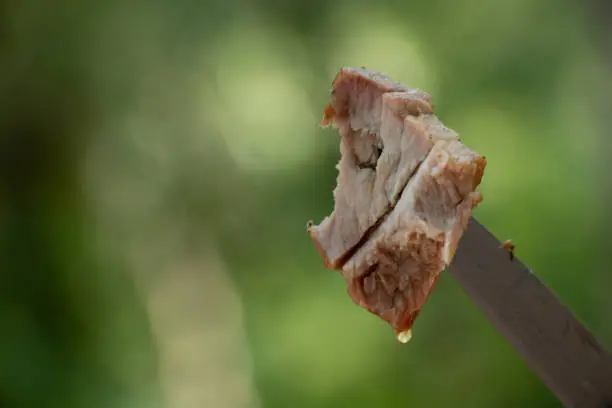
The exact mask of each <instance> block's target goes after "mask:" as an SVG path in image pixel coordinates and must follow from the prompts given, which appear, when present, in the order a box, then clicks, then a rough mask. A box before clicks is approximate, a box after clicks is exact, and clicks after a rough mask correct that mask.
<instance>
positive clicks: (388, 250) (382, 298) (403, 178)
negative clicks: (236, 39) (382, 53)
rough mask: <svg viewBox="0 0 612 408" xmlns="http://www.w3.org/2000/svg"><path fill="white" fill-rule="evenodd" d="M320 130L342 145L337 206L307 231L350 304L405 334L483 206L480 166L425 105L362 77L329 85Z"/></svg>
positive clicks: (344, 76) (378, 77)
mask: <svg viewBox="0 0 612 408" xmlns="http://www.w3.org/2000/svg"><path fill="white" fill-rule="evenodd" d="M321 123H322V125H329V124H333V125H334V127H336V128H337V129H338V132H339V134H340V136H341V142H340V152H341V159H340V162H339V163H338V166H337V168H338V171H339V174H338V179H337V186H336V189H335V190H334V200H335V206H334V210H333V212H332V214H331V215H330V216H329V217H327V218H325V219H324V220H323V221H322V222H321V224H319V225H318V226H313V225H312V223H309V226H308V231H309V233H310V235H311V237H312V239H313V241H314V243H315V245H316V247H317V249H318V250H319V252H320V253H321V256H322V258H323V261H324V262H325V264H326V265H327V267H328V268H330V269H338V270H341V272H342V275H343V276H344V278H345V280H346V282H347V284H348V290H349V294H350V296H351V297H352V299H353V300H354V301H355V302H356V303H357V304H359V305H360V306H362V307H364V308H365V309H367V310H369V311H370V312H372V313H374V314H376V315H378V316H380V317H381V318H382V319H384V320H385V321H387V322H389V323H390V324H391V326H393V328H394V329H395V331H396V333H398V334H400V333H406V332H407V331H409V330H410V327H411V326H412V323H413V321H414V319H415V318H416V316H417V315H418V313H419V311H420V309H421V307H422V306H423V304H424V303H425V301H426V299H427V297H428V295H429V293H430V292H431V290H432V289H433V286H434V285H435V283H436V281H437V279H438V276H439V274H440V272H441V271H442V270H443V269H444V267H445V266H446V265H448V264H449V263H450V262H451V260H452V258H453V255H454V252H455V249H456V248H457V245H458V243H459V240H460V239H461V236H462V234H463V231H464V229H465V227H466V225H467V222H468V219H469V218H470V216H471V213H472V209H473V208H474V207H475V206H476V205H478V203H479V202H480V201H481V196H480V193H477V192H475V190H476V188H477V186H478V185H479V184H480V181H481V179H482V176H483V172H484V168H485V166H486V161H485V159H484V157H481V156H479V155H478V154H476V153H474V152H473V151H472V150H470V149H469V148H467V147H466V146H464V145H463V144H462V143H461V141H460V139H459V136H458V135H457V133H455V132H454V131H453V130H451V129H449V128H447V127H446V126H444V124H443V123H442V122H441V121H440V120H439V119H438V118H437V117H436V116H435V115H434V114H433V108H432V104H431V100H430V98H429V96H428V95H427V94H426V93H424V92H422V91H417V90H411V89H409V88H407V87H406V86H404V85H402V84H399V83H396V82H394V81H393V80H391V79H390V78H389V77H387V76H385V75H384V74H380V73H377V72H375V71H372V70H367V69H364V68H343V69H342V70H341V71H340V73H339V74H338V75H337V76H336V78H335V80H334V82H333V85H332V91H331V103H330V105H329V106H328V107H327V108H326V109H325V113H324V118H323V120H322V122H321Z"/></svg>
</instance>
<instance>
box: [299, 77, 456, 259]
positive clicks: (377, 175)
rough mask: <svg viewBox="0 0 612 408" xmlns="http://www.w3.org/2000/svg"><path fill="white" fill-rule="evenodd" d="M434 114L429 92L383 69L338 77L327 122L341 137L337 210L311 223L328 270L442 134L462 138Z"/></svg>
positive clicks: (357, 240) (349, 251)
mask: <svg viewBox="0 0 612 408" xmlns="http://www.w3.org/2000/svg"><path fill="white" fill-rule="evenodd" d="M432 112H433V107H432V105H431V101H430V98H429V95H427V94H426V93H425V92H422V91H418V90H410V89H409V88H407V87H406V86H404V85H401V84H399V83H396V82H394V81H392V80H391V79H390V78H388V77H387V76H385V75H384V74H380V73H378V72H376V71H372V70H366V69H361V68H344V69H342V70H341V71H340V73H339V74H338V75H337V77H336V79H335V80H334V82H333V85H332V91H331V103H330V105H329V106H328V107H327V108H326V110H325V115H324V118H323V120H322V122H321V123H322V124H323V125H329V124H333V125H334V127H336V128H337V129H338V132H339V133H340V136H341V143H340V153H341V155H342V156H341V159H340V162H339V163H338V169H339V174H338V180H337V187H336V189H335V191H334V200H335V208H334V211H333V212H332V214H331V215H330V216H329V217H327V218H326V219H324V220H323V221H322V222H321V224H320V225H318V226H311V228H309V232H310V234H311V235H312V237H313V239H314V240H315V242H316V243H317V248H318V249H319V251H320V253H321V255H322V257H323V260H324V262H325V264H326V265H327V266H328V267H329V268H332V269H336V268H339V267H341V266H342V264H343V263H344V262H346V260H347V259H348V258H349V257H350V256H351V255H352V253H353V252H354V251H355V250H356V248H357V246H358V245H359V243H360V240H361V239H362V237H363V236H364V235H366V232H367V231H368V230H370V229H371V228H373V227H374V226H375V224H376V222H377V221H378V220H379V219H380V218H381V217H382V216H383V215H384V214H385V213H387V212H388V211H390V209H391V208H392V206H393V205H395V203H396V202H397V199H398V198H399V195H400V193H401V191H402V190H403V188H404V187H405V185H406V183H407V182H408V179H409V178H410V177H411V176H412V175H413V174H414V172H415V171H416V169H417V166H418V165H419V164H420V163H421V162H422V161H423V160H424V159H425V157H426V156H427V154H428V153H429V151H430V150H431V149H432V147H433V145H434V143H435V142H436V140H456V139H457V138H458V135H457V134H456V133H455V132H454V131H452V130H451V129H449V128H447V127H445V126H444V125H443V124H442V123H441V122H440V121H439V120H438V119H437V118H436V117H435V116H433V115H432V114H431V113H432Z"/></svg>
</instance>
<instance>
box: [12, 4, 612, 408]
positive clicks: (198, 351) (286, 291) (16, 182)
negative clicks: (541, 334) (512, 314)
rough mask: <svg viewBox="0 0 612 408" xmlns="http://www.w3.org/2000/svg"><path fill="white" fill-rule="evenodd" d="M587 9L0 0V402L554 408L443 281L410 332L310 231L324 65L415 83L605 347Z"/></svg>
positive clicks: (605, 266) (326, 175)
mask: <svg viewBox="0 0 612 408" xmlns="http://www.w3.org/2000/svg"><path fill="white" fill-rule="evenodd" d="M605 5H606V2H605V1H601V2H600V3H597V2H595V1H591V2H577V1H576V2H574V1H570V0H540V1H531V0H504V1H495V2H493V1H486V0H471V1H456V2H450V1H446V2H443V1H441V0H432V1H428V2H426V1H397V0H378V1H375V2H374V1H365V0H359V1H349V0H336V1H332V2H322V1H318V0H313V1H310V2H308V1H296V2H289V1H285V2H283V1H279V0H255V1H246V0H227V1H225V2H222V1H221V0H218V1H212V0H209V1H199V2H198V1H193V0H174V1H160V0H150V1H144V0H107V1H102V0H100V1H97V2H94V1H90V2H87V1H76V0H75V1H70V0H58V1H54V2H51V1H48V2H42V1H33V0H20V1H17V0H13V1H7V0H1V1H0V261H1V267H0V271H1V272H0V273H1V275H0V406H2V407H40V408H46V407H58V408H64V407H66V408H69V407H84V408H89V407H91V408H94V407H95V408H97V407H99V408H108V407H120V408H123V407H125V408H141V407H142V408H144V407H146V408H149V407H151V408H156V407H164V408H165V407H170V408H242V407H261V408H276V407H278V408H281V407H295V408H301V407H329V408H331V407H333V408H345V407H346V408H349V407H350V408H361V407H363V408H365V407H380V408H385V407H447V406H454V407H518V406H534V407H556V406H559V403H558V402H557V401H556V400H555V398H554V397H553V396H552V395H551V394H550V393H549V391H548V390H547V389H546V388H545V387H544V386H543V385H542V384H541V383H540V381H539V380H538V379H537V378H536V377H535V376H534V375H533V374H532V373H531V372H530V371H529V369H528V368H527V367H526V366H525V364H524V363H523V362H522V360H521V359H520V358H519V357H518V356H517V355H516V354H515V353H514V351H513V349H512V348H511V347H510V346H509V345H508V344H507V343H506V341H505V340H504V339H503V338H502V337H501V335H500V334H499V333H497V332H496V330H495V329H494V328H493V327H492V326H491V325H490V324H489V323H488V322H487V321H486V319H485V318H484V317H483V316H482V315H481V313H480V312H479V311H478V310H477V309H476V308H475V307H474V306H473V304H472V303H471V302H470V300H469V299H468V298H467V296H465V295H464V293H463V292H462V291H461V288H460V287H459V286H458V285H457V284H456V283H455V282H454V281H453V280H452V278H451V277H450V276H448V275H446V274H445V275H444V276H443V277H442V279H441V281H440V283H439V284H438V286H437V288H436V291H435V292H434V293H433V295H432V296H431V298H430V300H429V302H428V303H427V305H426V306H425V308H424V309H423V312H422V313H421V316H420V317H419V319H417V322H416V325H415V327H414V335H413V339H412V340H411V342H410V343H409V344H408V345H401V344H399V343H398V342H397V341H396V339H395V337H394V335H393V332H392V330H391V328H390V327H388V326H387V325H386V324H385V323H384V322H382V321H380V320H379V319H378V318H376V317H375V316H372V315H370V314H368V313H367V312H365V311H363V310H362V309H360V308H359V307H357V306H355V305H354V304H353V303H352V301H351V300H350V299H349V297H348V295H347V294H346V289H345V285H344V283H343V281H342V279H341V278H340V276H339V275H338V274H336V273H334V272H330V271H328V270H326V269H325V268H324V267H323V265H322V262H321V259H320V257H319V255H318V253H317V252H316V250H315V249H314V246H313V244H312V242H311V241H310V239H309V237H308V236H307V234H306V232H305V224H306V221H308V220H309V219H312V220H314V221H315V222H319V221H320V220H321V219H322V218H323V217H324V216H325V215H326V214H328V213H329V212H330V211H331V209H332V207H333V202H332V189H333V188H334V186H335V178H336V169H335V168H334V165H335V163H336V162H337V160H338V158H339V151H338V143H339V140H338V137H337V135H336V134H335V132H334V131H333V130H324V129H320V128H319V127H318V121H319V118H320V115H321V113H322V110H323V108H324V106H325V104H326V102H327V99H328V91H329V87H330V84H331V81H332V79H333V77H334V75H335V73H336V72H337V71H338V70H339V68H340V67H342V66H347V65H348V66H352V65H354V66H362V65H364V66H367V67H369V68H373V69H377V70H380V71H383V72H385V73H387V74H389V75H391V76H392V77H393V78H394V79H396V80H398V81H401V82H404V83H406V84H407V85H409V86H412V87H419V88H422V89H424V90H426V91H427V92H429V93H430V94H431V95H432V98H433V100H434V103H435V105H436V110H437V114H438V115H439V117H440V118H441V119H442V120H443V121H444V122H445V123H446V124H447V125H448V126H450V127H452V128H453V129H455V130H457V131H458V132H459V133H460V134H461V135H462V137H463V139H464V141H465V142H466V143H467V144H468V145H469V146H470V147H472V148H473V149H475V150H476V151H477V152H479V153H481V154H483V155H485V156H486V157H487V159H488V163H489V164H488V167H487V170H486V173H485V177H484V180H483V184H482V187H481V190H482V192H483V195H484V202H483V204H482V205H481V206H480V207H479V208H478V210H477V213H476V216H477V218H478V219H479V220H480V221H482V222H483V223H484V224H486V225H487V226H488V227H489V229H490V230H492V231H493V232H494V233H495V234H496V235H497V236H498V237H500V239H506V238H512V239H513V241H514V242H515V243H516V244H517V251H516V253H517V255H518V256H519V257H520V258H521V259H522V260H523V261H524V262H526V263H527V264H528V265H530V267H532V268H533V270H534V272H535V273H536V274H537V275H538V276H540V277H541V279H543V280H544V281H545V282H546V283H547V284H549V286H550V287H551V288H553V289H554V290H555V291H556V292H557V293H558V294H559V295H560V297H561V298H562V299H563V300H564V302H565V303H566V304H567V305H568V306H569V307H570V308H571V309H572V310H573V311H574V312H575V313H576V314H577V315H578V317H579V318H580V319H581V320H582V321H583V322H584V323H585V325H586V326H587V327H588V328H589V329H590V330H591V331H592V332H593V333H594V334H595V335H596V337H598V338H599V339H600V340H601V341H602V342H603V343H604V344H606V345H608V346H610V345H612V320H611V318H610V315H611V312H612V296H610V295H609V293H610V288H611V287H612V275H610V273H609V254H610V247H609V233H608V230H609V228H610V226H611V219H610V215H609V214H608V212H609V211H608V208H609V205H610V204H612V188H611V183H610V177H609V176H608V175H609V174H612V161H611V160H610V152H612V149H611V147H612V143H611V142H610V141H609V137H610V134H609V129H610V125H612V123H610V122H612V119H611V117H610V116H611V115H610V113H609V112H608V110H609V107H610V106H612V105H611V102H612V97H611V95H612V70H611V69H610V68H611V66H612V64H611V60H610V59H609V56H610V55H611V53H610V51H612V48H611V47H610V44H611V43H610V42H609V41H608V40H609V38H611V37H610V32H611V31H609V30H610V29H609V28H607V27H608V26H607V25H606V23H607V21H606V18H605V16H607V15H610V13H609V11H607V10H606V9H605V8H603V7H602V6H605Z"/></svg>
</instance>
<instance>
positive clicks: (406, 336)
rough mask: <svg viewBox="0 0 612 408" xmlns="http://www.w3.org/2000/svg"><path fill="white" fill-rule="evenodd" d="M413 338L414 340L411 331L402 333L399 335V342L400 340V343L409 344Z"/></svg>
mask: <svg viewBox="0 0 612 408" xmlns="http://www.w3.org/2000/svg"><path fill="white" fill-rule="evenodd" d="M411 338H412V331H411V330H406V331H403V332H401V333H398V335H397V340H399V342H400V343H404V344H406V343H408V342H409V341H410V339H411Z"/></svg>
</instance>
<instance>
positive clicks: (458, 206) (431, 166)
mask: <svg viewBox="0 0 612 408" xmlns="http://www.w3.org/2000/svg"><path fill="white" fill-rule="evenodd" d="M484 166H485V161H484V159H483V158H481V157H479V156H478V155H476V154H475V153H474V152H472V151H470V150H469V149H467V148H466V147H465V146H463V145H462V144H461V143H460V142H458V141H439V142H437V143H436V145H435V146H434V148H433V149H432V150H431V152H430V154H429V155H428V156H427V159H426V160H425V161H424V162H423V164H422V165H421V166H420V167H419V169H418V171H417V172H416V174H415V175H414V177H413V178H411V179H410V181H409V182H408V185H407V186H406V188H405V189H404V191H403V193H402V195H401V197H400V199H399V201H398V203H397V205H396V206H395V208H393V210H392V211H391V212H390V213H389V215H388V216H386V217H385V218H384V220H383V221H382V222H381V223H380V225H379V226H378V228H377V229H376V231H374V232H372V233H371V235H370V236H369V237H368V240H367V241H366V242H364V244H363V246H361V247H360V248H359V249H358V250H357V252H356V253H355V254H354V255H353V256H352V257H351V258H350V259H349V260H348V261H347V262H346V263H345V264H344V266H343V268H342V275H343V276H344V278H345V280H346V281H347V284H348V288H349V294H350V296H351V297H352V299H353V300H354V301H355V303H357V304H358V305H360V306H362V307H364V308H366V309H367V310H369V311H370V312H372V313H374V314H376V315H378V316H380V317H381V318H382V319H384V320H385V321H387V322H389V323H390V324H391V326H392V327H393V328H394V329H395V331H396V333H398V334H399V333H402V332H406V331H407V330H410V328H411V326H412V323H413V321H414V319H415V318H416V316H417V315H418V314H419V311H420V309H421V307H422V306H423V304H424V303H425V301H426V300H427V297H428V296H429V293H430V292H431V290H432V289H433V286H434V284H435V283H436V282H437V280H438V276H439V274H440V272H441V271H442V270H443V269H444V268H445V267H446V266H447V265H448V264H449V263H450V262H451V260H452V257H453V255H454V252H455V249H456V248H457V245H458V243H459V239H460V238H461V235H462V234H463V230H464V229H465V227H466V225H467V222H468V220H469V218H470V216H471V214H472V209H473V208H474V207H475V206H476V205H478V203H479V202H480V200H481V197H480V193H478V192H474V188H475V187H476V185H477V184H478V183H479V182H480V178H481V177H482V173H483V169H484Z"/></svg>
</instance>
